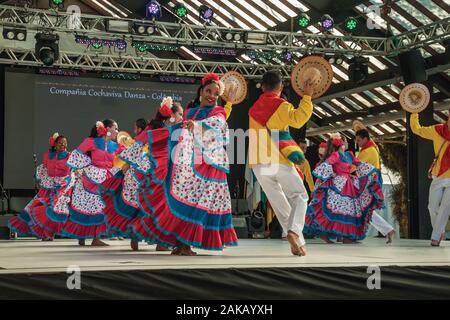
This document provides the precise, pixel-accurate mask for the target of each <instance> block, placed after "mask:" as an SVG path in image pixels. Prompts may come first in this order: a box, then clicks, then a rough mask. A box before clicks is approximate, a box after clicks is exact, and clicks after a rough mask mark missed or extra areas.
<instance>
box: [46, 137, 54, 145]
mask: <svg viewBox="0 0 450 320" xmlns="http://www.w3.org/2000/svg"><path fill="white" fill-rule="evenodd" d="M48 144H49V145H50V147H54V146H55V139H53V137H50V139H48Z"/></svg>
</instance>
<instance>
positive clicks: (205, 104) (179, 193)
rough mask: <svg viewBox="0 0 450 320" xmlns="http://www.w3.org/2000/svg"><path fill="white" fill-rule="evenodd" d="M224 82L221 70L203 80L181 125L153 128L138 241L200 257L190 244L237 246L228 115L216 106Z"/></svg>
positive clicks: (136, 226)
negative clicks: (227, 150) (229, 178)
mask: <svg viewBox="0 0 450 320" xmlns="http://www.w3.org/2000/svg"><path fill="white" fill-rule="evenodd" d="M223 89H224V85H223V83H222V82H221V81H220V80H219V77H218V76H217V75H216V74H207V75H206V76H205V77H204V78H203V79H202V84H201V87H200V89H199V97H198V98H197V101H198V102H199V105H195V104H194V105H193V106H192V107H191V108H189V109H188V110H187V115H186V120H187V121H186V122H185V123H184V124H183V125H181V124H178V125H174V126H171V127H166V128H161V129H156V130H150V131H148V136H147V138H148V145H149V152H148V154H147V157H146V161H147V162H148V163H151V164H152V170H150V172H149V173H147V177H148V180H147V182H146V184H145V186H144V187H143V188H142V191H141V192H140V193H139V204H140V207H141V210H142V211H143V213H144V214H145V215H146V216H145V217H143V218H141V219H139V220H135V221H134V222H133V223H132V224H131V229H132V230H133V232H134V233H135V235H136V237H138V238H139V239H143V240H146V241H147V242H155V243H159V244H161V245H164V246H168V247H175V249H174V250H173V251H172V253H173V254H177V255H189V256H190V255H195V254H196V253H195V252H193V251H192V250H191V246H194V247H197V248H202V249H207V250H222V249H223V247H224V246H235V245H237V237H236V233H235V231H234V228H233V226H232V223H231V200H230V194H229V190H228V183H227V173H228V159H227V154H226V152H225V149H224V146H225V144H226V143H227V140H228V134H227V132H228V130H227V124H226V113H225V110H224V108H223V107H218V106H217V100H218V98H219V96H220V95H221V94H222V93H223Z"/></svg>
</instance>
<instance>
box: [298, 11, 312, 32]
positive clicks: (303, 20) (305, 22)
mask: <svg viewBox="0 0 450 320" xmlns="http://www.w3.org/2000/svg"><path fill="white" fill-rule="evenodd" d="M297 24H298V26H299V27H300V28H302V29H306V28H308V27H309V25H310V24H311V19H309V16H308V15H307V14H306V13H302V14H300V15H299V16H298V18H297Z"/></svg>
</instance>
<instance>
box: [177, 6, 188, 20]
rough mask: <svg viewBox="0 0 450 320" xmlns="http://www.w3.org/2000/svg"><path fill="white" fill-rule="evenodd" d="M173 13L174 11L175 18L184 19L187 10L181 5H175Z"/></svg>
mask: <svg viewBox="0 0 450 320" xmlns="http://www.w3.org/2000/svg"><path fill="white" fill-rule="evenodd" d="M174 11H175V14H176V15H177V17H179V18H184V17H186V16H187V14H188V9H187V8H186V6H185V5H184V4H182V3H179V4H177V5H176V6H175V8H174Z"/></svg>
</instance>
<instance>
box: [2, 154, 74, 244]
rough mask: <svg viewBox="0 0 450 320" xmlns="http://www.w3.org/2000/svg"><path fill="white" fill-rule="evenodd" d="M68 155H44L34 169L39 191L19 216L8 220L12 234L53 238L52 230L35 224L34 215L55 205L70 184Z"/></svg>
mask: <svg viewBox="0 0 450 320" xmlns="http://www.w3.org/2000/svg"><path fill="white" fill-rule="evenodd" d="M69 155H70V154H69V153H68V152H66V151H64V152H50V151H47V152H46V153H45V154H44V156H43V161H42V164H41V165H39V166H38V167H37V169H36V180H37V183H38V184H39V191H38V193H37V194H36V196H35V197H34V198H33V199H32V200H31V201H30V202H29V203H28V204H27V205H26V207H25V208H24V210H23V211H22V212H21V213H20V214H19V215H17V216H15V217H12V218H11V219H10V220H9V222H8V226H9V228H10V230H11V231H12V232H16V233H17V234H18V235H20V236H34V237H38V238H48V237H53V235H54V233H55V232H54V230H52V229H50V228H46V227H43V226H42V225H40V224H39V223H37V221H36V220H35V216H34V215H35V212H36V210H43V211H45V209H46V208H52V207H53V205H56V204H57V199H58V197H59V195H60V193H61V191H62V190H63V189H64V188H65V187H67V186H68V185H69V184H70V169H69V168H68V167H67V166H66V162H67V160H68V158H69Z"/></svg>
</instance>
